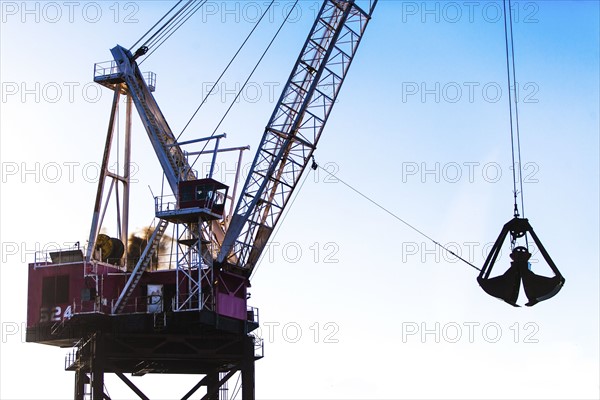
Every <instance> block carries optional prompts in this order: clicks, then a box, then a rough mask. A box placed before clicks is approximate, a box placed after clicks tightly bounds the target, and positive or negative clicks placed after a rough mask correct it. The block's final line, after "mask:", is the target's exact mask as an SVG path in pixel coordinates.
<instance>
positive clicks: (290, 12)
mask: <svg viewBox="0 0 600 400" xmlns="http://www.w3.org/2000/svg"><path fill="white" fill-rule="evenodd" d="M298 1H299V0H296V1H295V2H294V5H293V6H292V7H291V8H290V11H289V12H288V13H287V15H286V16H285V19H284V20H283V22H282V23H281V25H280V26H279V29H277V32H275V35H274V36H273V38H272V39H271V41H270V42H269V44H268V45H267V47H266V48H265V51H263V53H262V55H261V56H260V58H259V59H258V61H257V62H256V65H255V66H254V68H253V69H252V71H250V74H249V75H248V78H247V79H246V81H245V82H244V84H243V85H242V87H240V90H239V91H238V92H237V94H236V95H235V98H234V99H233V101H232V102H231V104H230V105H229V108H227V111H225V114H224V115H223V117H222V118H221V120H220V121H219V123H218V124H217V126H216V127H215V129H214V130H213V132H212V134H211V135H210V137H213V136H214V135H215V133H217V130H218V129H219V127H220V126H221V124H222V123H223V121H224V120H225V117H227V114H229V111H231V109H232V108H233V106H234V105H235V103H236V101H237V100H238V98H239V97H240V95H241V94H242V92H243V91H244V88H245V87H246V85H247V84H248V82H249V81H250V79H251V78H252V75H254V73H255V72H256V70H257V69H258V67H259V65H260V63H261V62H262V60H263V59H264V58H265V55H266V54H267V52H268V51H269V49H270V48H271V46H272V45H273V42H275V39H277V36H279V33H280V32H281V30H282V29H283V27H284V26H285V24H286V22H287V21H288V19H289V18H290V15H292V12H294V10H295V9H296V6H297V5H298ZM207 143H208V142H207ZM204 147H206V145H204ZM201 154H202V152H200V154H198V155H197V156H196V159H195V160H194V162H193V163H192V165H191V166H190V168H193V167H194V165H195V164H196V162H197V161H198V159H199V158H200V155H201Z"/></svg>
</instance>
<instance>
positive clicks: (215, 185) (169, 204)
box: [155, 178, 229, 223]
mask: <svg viewBox="0 0 600 400" xmlns="http://www.w3.org/2000/svg"><path fill="white" fill-rule="evenodd" d="M228 190H229V186H227V185H225V184H223V183H221V182H219V181H216V180H214V179H212V178H206V179H193V180H189V181H180V182H179V183H178V185H177V196H175V201H173V196H162V197H157V198H156V199H155V201H156V216H157V217H158V218H162V219H165V220H167V221H169V222H174V223H189V222H198V218H201V219H203V220H205V221H210V220H217V219H222V218H223V212H224V210H225V201H226V200H227V191H228ZM169 198H170V200H169Z"/></svg>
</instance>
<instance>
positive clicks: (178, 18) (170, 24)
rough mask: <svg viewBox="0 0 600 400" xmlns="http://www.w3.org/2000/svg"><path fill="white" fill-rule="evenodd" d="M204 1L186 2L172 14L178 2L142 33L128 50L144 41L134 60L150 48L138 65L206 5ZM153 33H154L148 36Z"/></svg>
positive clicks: (189, 0) (180, 1)
mask: <svg viewBox="0 0 600 400" xmlns="http://www.w3.org/2000/svg"><path fill="white" fill-rule="evenodd" d="M206 1H207V0H202V1H197V0H188V1H187V2H186V3H185V4H184V5H183V6H181V7H180V8H179V9H178V10H177V11H175V12H174V10H176V9H177V8H178V7H179V5H180V4H181V3H182V0H179V1H178V2H177V3H176V4H175V5H174V6H173V7H172V8H171V9H170V10H169V11H167V12H166V13H165V15H163V16H162V17H161V18H160V19H159V20H158V22H156V23H155V24H154V25H153V26H152V27H151V28H150V29H148V31H147V32H146V33H144V35H142V37H141V38H140V39H138V41H137V42H135V43H134V44H133V46H131V47H130V48H129V51H131V52H133V49H134V48H135V47H137V46H138V44H139V43H140V42H142V41H143V40H145V41H144V42H143V44H142V45H141V46H140V47H139V48H138V49H137V50H136V51H135V58H138V57H141V56H142V55H146V53H147V52H148V50H149V49H150V48H152V51H151V52H150V53H149V54H147V55H146V57H145V58H144V60H142V61H140V62H139V63H138V65H141V64H142V63H143V62H144V61H145V60H146V59H147V58H148V57H149V56H150V55H152V53H154V52H155V51H156V50H158V49H159V48H160V47H161V46H162V45H163V43H164V42H166V41H167V39H169V38H170V37H171V36H172V35H173V34H174V33H175V32H177V31H178V30H179V28H181V26H182V25H183V24H185V22H186V21H187V20H188V19H190V18H191V17H192V16H193V15H194V14H195V13H196V12H197V11H198V10H199V9H200V8H201V7H202V6H203V5H204V4H205V3H206ZM171 14H173V15H171ZM169 15H171V17H170V18H169V19H168V20H167V21H166V22H165V23H164V24H163V25H162V26H161V27H160V28H158V29H156V30H155V28H156V27H157V26H158V25H159V24H160V23H161V22H162V21H163V20H165V19H166V18H167V17H168V16H169ZM153 31H154V33H153V34H152V35H151V36H149V35H150V33H151V32H153ZM148 36H149V37H148ZM145 38H147V39H145Z"/></svg>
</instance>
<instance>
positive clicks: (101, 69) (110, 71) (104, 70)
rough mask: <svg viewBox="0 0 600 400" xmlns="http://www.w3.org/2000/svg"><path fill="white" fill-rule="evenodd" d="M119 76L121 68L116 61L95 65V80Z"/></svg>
mask: <svg viewBox="0 0 600 400" xmlns="http://www.w3.org/2000/svg"><path fill="white" fill-rule="evenodd" d="M119 74H120V72H119V66H118V65H117V62H116V61H103V62H99V63H96V64H94V79H97V78H101V77H104V78H106V77H109V76H113V77H114V76H117V75H119Z"/></svg>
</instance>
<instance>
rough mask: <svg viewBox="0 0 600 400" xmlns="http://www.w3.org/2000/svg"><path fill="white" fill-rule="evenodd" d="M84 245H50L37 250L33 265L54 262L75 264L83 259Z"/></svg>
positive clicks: (38, 265) (40, 265)
mask: <svg viewBox="0 0 600 400" xmlns="http://www.w3.org/2000/svg"><path fill="white" fill-rule="evenodd" d="M84 252H85V247H81V248H80V247H79V243H74V244H73V245H72V246H70V247H63V248H60V247H51V246H48V247H47V248H44V249H43V250H38V251H36V252H35V254H34V261H33V265H34V267H43V266H48V265H52V264H54V265H56V264H61V265H63V264H77V263H82V262H83V260H84V257H83V254H84Z"/></svg>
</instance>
